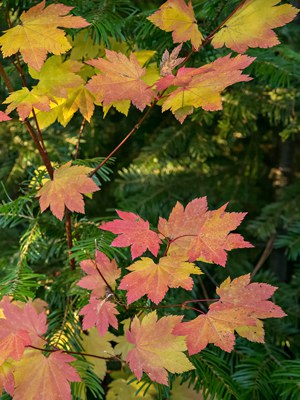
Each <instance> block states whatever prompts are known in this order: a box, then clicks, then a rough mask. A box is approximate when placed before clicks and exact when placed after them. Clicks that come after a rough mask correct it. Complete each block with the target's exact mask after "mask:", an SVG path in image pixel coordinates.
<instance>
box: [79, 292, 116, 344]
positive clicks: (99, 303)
mask: <svg viewBox="0 0 300 400" xmlns="http://www.w3.org/2000/svg"><path fill="white" fill-rule="evenodd" d="M79 314H80V315H84V317H83V322H82V328H83V329H84V330H87V329H89V328H91V327H93V326H96V328H97V329H98V332H99V335H100V336H104V335H105V334H106V332H107V331H108V327H109V325H111V326H112V327H113V328H115V329H118V320H117V318H116V315H117V314H119V312H118V310H117V309H116V304H114V303H112V302H111V301H107V300H106V299H97V298H96V297H91V298H90V301H89V303H88V304H87V305H86V306H84V307H83V308H82V309H81V310H80V312H79Z"/></svg>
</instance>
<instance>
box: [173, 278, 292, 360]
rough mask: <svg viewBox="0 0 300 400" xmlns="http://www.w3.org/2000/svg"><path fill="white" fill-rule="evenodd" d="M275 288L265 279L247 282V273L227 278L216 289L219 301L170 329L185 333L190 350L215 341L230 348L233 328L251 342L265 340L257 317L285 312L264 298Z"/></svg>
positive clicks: (192, 351)
mask: <svg viewBox="0 0 300 400" xmlns="http://www.w3.org/2000/svg"><path fill="white" fill-rule="evenodd" d="M276 289H277V288H276V287H274V286H271V285H268V284H266V283H250V274H247V275H243V276H240V277H238V278H236V279H234V280H233V281H231V280H230V278H228V279H226V280H225V281H224V282H223V283H222V284H221V286H220V288H218V289H217V294H218V295H219V296H220V299H219V301H217V302H216V303H214V304H211V305H210V307H209V311H208V313H207V314H206V315H200V316H199V317H197V318H196V319H194V320H192V321H189V322H183V323H180V324H178V325H177V326H176V327H175V328H174V331H173V333H174V334H178V335H186V337H187V338H186V339H187V346H188V350H189V354H196V353H198V352H199V351H201V350H203V349H204V348H205V347H206V346H207V344H208V343H214V344H215V345H216V346H218V347H220V348H221V349H223V350H225V351H228V352H230V351H232V349H233V346H234V343H235V335H234V331H236V332H237V333H238V334H239V335H240V336H243V337H245V338H246V339H248V340H251V341H253V342H261V343H263V342H264V329H263V324H262V321H261V320H260V319H265V318H282V317H284V316H285V315H286V314H285V313H284V312H283V311H282V309H281V308H280V307H278V306H277V305H275V304H274V303H272V302H271V301H269V300H267V299H268V298H269V297H271V296H272V295H273V293H274V292H275V290H276Z"/></svg>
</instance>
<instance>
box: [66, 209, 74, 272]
mask: <svg viewBox="0 0 300 400" xmlns="http://www.w3.org/2000/svg"><path fill="white" fill-rule="evenodd" d="M65 227H66V235H67V244H68V254H69V263H70V268H71V270H73V271H74V269H75V268H76V264H75V259H74V258H73V257H72V247H73V238H72V215H71V212H70V211H69V210H68V209H66V214H65Z"/></svg>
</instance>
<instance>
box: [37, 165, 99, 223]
mask: <svg viewBox="0 0 300 400" xmlns="http://www.w3.org/2000/svg"><path fill="white" fill-rule="evenodd" d="M91 171H92V168H88V167H84V166H78V165H75V166H71V161H69V162H67V163H66V164H64V165H62V166H61V167H60V168H58V169H57V170H55V171H54V176H53V180H48V181H47V182H46V183H45V184H44V185H43V187H42V188H41V189H40V190H39V191H38V192H37V197H40V206H41V211H42V212H43V211H45V210H46V208H48V207H49V206H50V210H51V212H52V214H53V215H55V216H56V217H57V218H58V219H60V220H62V219H63V216H64V212H65V207H67V208H68V209H69V210H70V211H76V212H80V213H83V214H84V201H83V198H82V194H86V193H93V192H96V191H97V190H99V188H98V186H97V185H96V184H95V182H94V181H93V180H92V179H91V178H88V177H87V174H88V173H89V172H91Z"/></svg>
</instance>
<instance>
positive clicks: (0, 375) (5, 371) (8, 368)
mask: <svg viewBox="0 0 300 400" xmlns="http://www.w3.org/2000/svg"><path fill="white" fill-rule="evenodd" d="M13 371H14V366H13V364H12V363H10V362H4V363H3V364H2V365H0V393H2V391H3V389H4V390H5V391H6V392H7V393H8V394H10V395H11V396H13V394H14V387H15V381H14V376H13Z"/></svg>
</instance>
